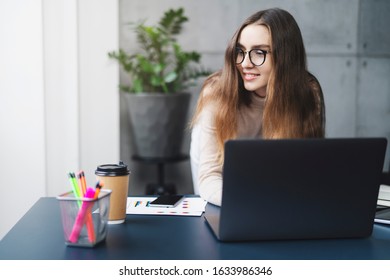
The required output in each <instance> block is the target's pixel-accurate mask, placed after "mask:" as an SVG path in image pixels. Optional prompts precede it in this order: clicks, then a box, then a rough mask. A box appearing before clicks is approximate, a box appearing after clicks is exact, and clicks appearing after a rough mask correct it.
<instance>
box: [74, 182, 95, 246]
mask: <svg viewBox="0 0 390 280" xmlns="http://www.w3.org/2000/svg"><path fill="white" fill-rule="evenodd" d="M94 195H95V191H94V189H93V188H88V189H87V192H86V193H85V197H86V198H93V197H94ZM93 203H94V202H92V201H83V204H82V205H81V208H80V210H79V212H78V214H77V217H76V220H75V222H74V225H73V229H72V233H71V234H70V236H69V241H70V242H72V243H76V242H77V240H78V239H79V236H80V232H81V229H82V228H83V226H84V223H85V220H86V218H87V213H88V211H89V210H90V207H92V205H93Z"/></svg>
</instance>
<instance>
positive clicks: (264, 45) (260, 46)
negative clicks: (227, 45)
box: [237, 43, 271, 50]
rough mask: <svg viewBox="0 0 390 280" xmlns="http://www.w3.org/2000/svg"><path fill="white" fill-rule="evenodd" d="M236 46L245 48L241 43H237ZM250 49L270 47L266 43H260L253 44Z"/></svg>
mask: <svg viewBox="0 0 390 280" xmlns="http://www.w3.org/2000/svg"><path fill="white" fill-rule="evenodd" d="M237 47H238V48H243V49H245V47H244V46H243V45H241V44H240V43H237ZM250 49H251V50H253V49H271V47H270V45H267V44H260V45H254V46H252V47H251V48H250Z"/></svg>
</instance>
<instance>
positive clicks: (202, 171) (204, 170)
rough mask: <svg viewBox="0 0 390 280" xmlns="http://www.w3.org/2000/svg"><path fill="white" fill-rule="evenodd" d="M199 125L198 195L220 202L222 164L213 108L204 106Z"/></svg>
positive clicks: (212, 201)
mask: <svg viewBox="0 0 390 280" xmlns="http://www.w3.org/2000/svg"><path fill="white" fill-rule="evenodd" d="M197 125H199V130H200V133H199V166H198V183H199V194H200V196H201V197H202V198H203V199H205V200H206V201H208V202H209V203H212V204H215V205H218V206H220V205H221V203H222V165H221V164H219V163H218V149H217V140H216V135H215V133H216V129H215V125H214V108H213V106H211V105H209V106H206V107H205V108H204V110H203V112H202V113H201V116H200V119H199V122H198V124H197Z"/></svg>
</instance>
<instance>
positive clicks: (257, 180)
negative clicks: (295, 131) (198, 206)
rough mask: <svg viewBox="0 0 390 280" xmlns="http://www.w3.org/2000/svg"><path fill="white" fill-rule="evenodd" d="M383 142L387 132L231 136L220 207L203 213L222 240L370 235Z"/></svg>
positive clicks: (228, 144)
mask: <svg viewBox="0 0 390 280" xmlns="http://www.w3.org/2000/svg"><path fill="white" fill-rule="evenodd" d="M386 145H387V140H386V139H385V138H337V139H284V140H231V141H228V142H226V144H225V162H224V168H223V195H222V207H221V208H220V209H219V211H215V210H213V213H212V214H210V213H208V212H207V209H206V214H205V218H206V220H207V219H208V216H209V217H210V216H212V217H213V218H212V219H214V222H212V221H210V226H211V228H212V229H213V230H215V232H214V233H215V234H216V236H217V238H218V239H220V240H222V241H247V240H248V241H249V240H273V239H318V238H350V237H366V236H369V235H371V233H372V229H373V223H374V216H375V210H376V203H377V198H378V191H379V185H380V179H381V174H382V170H383V161H384V156H385V150H386ZM218 212H219V213H218ZM209 219H210V218H209ZM213 223H214V225H212V224H213Z"/></svg>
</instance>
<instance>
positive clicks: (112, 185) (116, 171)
mask: <svg viewBox="0 0 390 280" xmlns="http://www.w3.org/2000/svg"><path fill="white" fill-rule="evenodd" d="M95 175H96V178H97V180H99V181H101V182H103V189H110V190H111V191H112V192H111V197H110V210H109V214H108V224H121V223H123V222H124V221H125V220H126V204H127V195H128V187H129V177H130V171H129V169H128V167H127V165H126V164H124V163H123V162H122V161H121V162H119V164H103V165H99V166H98V167H97V168H96V171H95Z"/></svg>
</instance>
